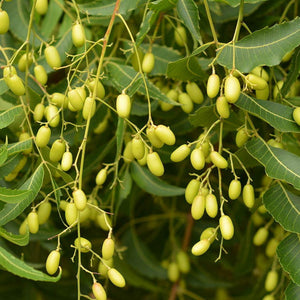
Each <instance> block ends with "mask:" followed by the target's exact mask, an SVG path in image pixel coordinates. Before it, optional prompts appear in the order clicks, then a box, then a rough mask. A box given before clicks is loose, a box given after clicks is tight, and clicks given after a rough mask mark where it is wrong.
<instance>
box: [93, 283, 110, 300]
mask: <svg viewBox="0 0 300 300" xmlns="http://www.w3.org/2000/svg"><path fill="white" fill-rule="evenodd" d="M92 291H93V295H94V296H95V298H96V300H106V299H107V296H106V292H105V289H104V288H103V286H102V284H101V283H99V282H94V284H93V286H92Z"/></svg>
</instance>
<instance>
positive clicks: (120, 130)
mask: <svg viewBox="0 0 300 300" xmlns="http://www.w3.org/2000/svg"><path fill="white" fill-rule="evenodd" d="M125 129H126V123H125V120H124V119H123V118H120V117H118V125H117V131H116V137H117V141H116V142H117V151H116V159H118V158H119V157H120V155H121V151H122V146H123V140H124V133H125Z"/></svg>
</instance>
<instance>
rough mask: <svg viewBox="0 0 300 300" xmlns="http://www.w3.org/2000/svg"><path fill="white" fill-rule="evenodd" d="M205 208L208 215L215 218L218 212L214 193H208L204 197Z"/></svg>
mask: <svg viewBox="0 0 300 300" xmlns="http://www.w3.org/2000/svg"><path fill="white" fill-rule="evenodd" d="M205 210H206V213H207V214H208V216H210V217H211V218H215V217H216V216H217V214H218V201H217V198H216V196H215V195H214V194H208V195H207V196H206V198H205Z"/></svg>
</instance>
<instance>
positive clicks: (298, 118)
mask: <svg viewBox="0 0 300 300" xmlns="http://www.w3.org/2000/svg"><path fill="white" fill-rule="evenodd" d="M293 119H294V121H295V122H296V123H297V124H298V125H299V126H300V106H299V107H296V108H295V109H294V110H293Z"/></svg>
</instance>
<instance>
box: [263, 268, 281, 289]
mask: <svg viewBox="0 0 300 300" xmlns="http://www.w3.org/2000/svg"><path fill="white" fill-rule="evenodd" d="M277 283H278V273H277V272H276V271H275V270H272V271H270V272H268V274H267V277H266V281H265V290H266V291H267V292H272V291H273V290H274V289H275V288H276V286H277Z"/></svg>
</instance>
